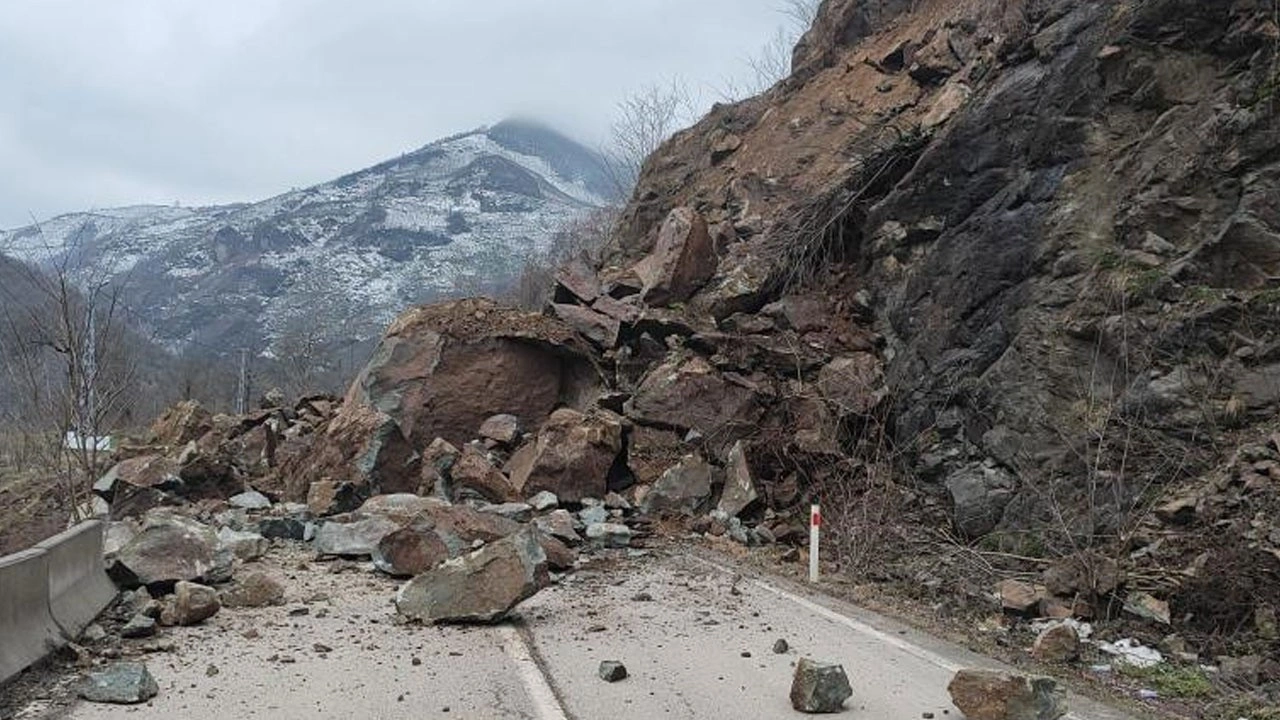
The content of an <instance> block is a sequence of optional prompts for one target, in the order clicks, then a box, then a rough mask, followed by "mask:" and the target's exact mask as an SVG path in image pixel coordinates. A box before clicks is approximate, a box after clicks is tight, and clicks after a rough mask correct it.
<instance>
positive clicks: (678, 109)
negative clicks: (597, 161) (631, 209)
mask: <svg viewBox="0 0 1280 720" xmlns="http://www.w3.org/2000/svg"><path fill="white" fill-rule="evenodd" d="M692 109H693V101H692V98H691V97H690V94H689V90H688V88H687V87H686V86H685V84H684V83H683V82H681V81H680V80H678V79H672V80H671V81H670V82H669V83H666V84H655V85H650V86H648V87H646V88H643V89H641V90H640V91H639V92H636V93H634V94H633V95H630V96H629V97H627V98H626V99H625V100H623V101H622V102H620V103H619V104H618V117H617V119H616V120H614V122H613V126H612V127H611V132H610V139H609V146H608V147H606V148H605V149H604V151H603V153H602V154H603V155H604V157H605V164H606V167H607V169H608V171H609V175H610V179H611V181H612V183H613V185H614V190H615V195H616V197H617V198H618V199H623V198H626V197H627V196H628V195H629V194H630V193H631V190H632V189H633V188H635V185H636V181H637V180H638V179H639V177H640V168H641V166H643V165H644V161H645V160H646V159H647V158H648V157H649V156H650V155H652V154H653V153H654V152H655V151H657V149H658V148H659V147H661V146H662V143H664V142H666V141H667V139H668V138H670V137H671V135H672V134H673V133H674V132H675V131H676V130H677V129H679V128H680V126H681V125H683V124H685V123H686V122H687V121H688V120H690V118H691V115H692V114H693V113H692Z"/></svg>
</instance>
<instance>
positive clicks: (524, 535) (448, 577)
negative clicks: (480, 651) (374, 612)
mask: <svg viewBox="0 0 1280 720" xmlns="http://www.w3.org/2000/svg"><path fill="white" fill-rule="evenodd" d="M548 583H550V576H549V575H548V574H547V556H546V553H545V552H543V550H542V546H541V545H539V543H538V533H537V531H536V530H534V529H532V528H528V529H526V530H523V531H521V532H520V533H517V534H515V535H513V536H511V537H510V538H507V539H505V540H501V541H498V542H495V543H491V544H489V545H486V546H485V547H483V548H481V549H480V550H477V551H476V552H474V553H471V554H469V555H466V556H464V557H459V558H455V559H453V560H450V561H448V562H446V563H445V564H443V565H441V566H440V567H438V568H436V569H434V570H431V571H430V572H427V573H424V574H422V575H419V576H418V577H416V578H414V579H413V580H410V581H409V582H408V583H406V584H405V585H404V586H403V587H401V588H400V592H399V593H398V594H397V595H396V609H397V610H399V611H400V613H401V614H402V615H404V616H405V617H408V618H410V619H413V620H419V621H421V622H425V623H441V622H451V623H491V622H497V621H498V620H501V619H502V618H504V617H506V615H507V613H508V612H510V611H511V609H512V608H514V607H515V606H516V605H517V604H518V603H519V602H521V601H522V600H524V599H526V598H528V597H530V596H532V595H533V594H534V593H536V592H538V591H539V590H541V589H542V588H544V587H546V586H547V584H548Z"/></svg>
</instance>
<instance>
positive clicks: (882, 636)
mask: <svg viewBox="0 0 1280 720" xmlns="http://www.w3.org/2000/svg"><path fill="white" fill-rule="evenodd" d="M691 557H692V558H693V559H694V560H697V561H698V562H701V563H704V564H706V565H710V566H711V567H713V568H715V569H717V570H719V571H720V572H722V573H725V574H726V575H733V574H734V572H733V570H731V569H729V568H727V567H725V566H723V565H721V564H720V563H717V562H715V561H713V560H707V559H706V558H701V557H697V556H691ZM744 580H746V581H747V582H749V583H750V584H752V585H755V586H756V587H758V588H760V589H761V590H764V591H765V592H769V593H772V594H774V595H777V596H778V597H781V598H783V599H786V600H790V601H791V602H793V603H795V604H797V605H799V606H800V607H802V608H804V609H806V610H808V611H809V612H812V613H814V614H816V615H820V616H822V617H824V618H826V619H828V620H830V621H832V622H835V623H839V624H841V625H844V626H845V627H847V628H850V629H851V630H853V631H855V632H858V633H861V634H863V635H867V636H868V637H872V638H875V639H876V640H879V641H880V642H883V643H885V644H887V645H892V646H893V647H895V648H897V649H899V650H901V651H903V652H905V653H907V654H908V655H911V656H913V657H916V658H919V659H921V660H924V661H925V662H928V663H932V664H934V665H937V666H938V667H940V668H943V669H944V670H947V671H950V672H956V671H957V670H960V669H961V667H962V666H960V665H957V664H955V663H953V662H951V661H950V660H948V659H946V658H944V657H942V656H941V655H939V654H937V653H935V652H930V651H929V650H925V649H924V648H922V647H918V646H916V645H914V644H912V643H910V642H908V641H906V640H903V639H902V638H900V637H898V636H896V635H890V634H889V633H886V632H884V631H882V630H877V629H875V628H874V627H871V626H870V625H868V624H866V623H864V622H862V621H860V620H855V619H853V618H851V617H849V616H847V615H842V614H840V613H838V612H836V611H835V610H832V609H830V608H826V607H823V606H821V605H819V604H818V603H816V602H813V601H812V600H808V599H805V598H802V597H800V596H799V595H796V594H794V593H791V592H787V591H786V590H783V589H782V588H780V587H775V586H773V585H770V584H769V583H767V582H765V581H763V580H760V579H758V578H744Z"/></svg>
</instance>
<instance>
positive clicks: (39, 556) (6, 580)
mask: <svg viewBox="0 0 1280 720" xmlns="http://www.w3.org/2000/svg"><path fill="white" fill-rule="evenodd" d="M64 642H65V641H64V640H63V638H62V632H61V630H60V628H59V627H58V624H57V623H56V622H54V620H53V614H52V613H51V612H50V611H49V556H48V554H47V553H46V552H45V551H44V550H42V549H40V548H32V549H31V550H25V551H23V552H20V553H17V554H15V555H6V556H5V557H0V682H4V681H5V680H8V679H9V678H11V677H13V676H14V675H17V674H18V673H20V672H22V671H23V670H24V669H25V668H26V667H27V666H28V665H30V664H31V663H34V662H35V661H37V660H39V659H40V658H42V657H44V656H45V655H46V654H48V652H49V651H50V650H53V649H54V648H57V647H58V646H60V645H62V644H63V643H64Z"/></svg>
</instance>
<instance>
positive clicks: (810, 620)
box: [20, 547, 1128, 720]
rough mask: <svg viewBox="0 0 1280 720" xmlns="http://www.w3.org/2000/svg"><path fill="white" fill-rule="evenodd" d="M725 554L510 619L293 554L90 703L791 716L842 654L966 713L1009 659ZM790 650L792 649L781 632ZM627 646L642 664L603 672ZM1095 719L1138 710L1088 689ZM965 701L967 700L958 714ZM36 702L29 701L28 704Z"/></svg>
mask: <svg viewBox="0 0 1280 720" xmlns="http://www.w3.org/2000/svg"><path fill="white" fill-rule="evenodd" d="M728 562H729V561H727V560H723V559H720V558H718V557H716V556H712V555H706V556H703V555H700V554H697V553H690V552H687V551H680V552H676V551H673V550H672V549H670V548H666V547H662V548H659V549H656V550H653V551H650V552H648V553H645V554H642V556H639V557H634V556H632V557H628V556H627V554H626V553H619V555H618V556H617V557H616V558H605V559H602V560H599V561H597V562H595V563H593V564H591V565H590V566H588V567H586V568H584V569H582V570H580V571H578V572H577V573H575V574H573V575H570V576H568V577H566V578H564V579H563V580H562V584H560V585H556V586H553V587H551V588H548V589H546V590H544V591H543V592H541V593H539V594H538V595H536V596H535V597H533V598H531V599H530V600H528V601H526V602H525V603H524V604H522V605H521V606H520V609H519V612H518V614H517V617H516V618H515V619H514V620H513V621H512V622H510V623H507V624H503V625H498V626H475V627H457V626H436V627H424V626H417V625H399V624H397V623H396V619H395V608H394V605H393V603H392V599H393V596H394V589H395V587H396V586H397V583H396V582H395V581H392V580H388V579H385V578H382V577H379V576H377V575H375V574H373V573H371V572H369V570H368V568H367V564H361V565H354V564H351V563H342V562H337V563H316V562H307V561H306V557H305V555H304V554H303V553H297V554H292V553H291V554H289V555H285V556H276V557H275V558H274V559H272V560H271V561H270V565H275V566H276V567H268V568H266V570H267V571H268V572H276V573H279V574H280V575H281V576H283V577H286V578H288V580H287V585H288V587H289V595H288V600H289V602H288V603H287V604H286V605H284V606H281V607H274V608H264V609H260V610H244V611H237V612H227V613H222V614H220V615H218V616H217V617H215V618H214V619H213V620H211V621H210V622H209V623H208V624H206V625H203V626H197V627H193V628H186V629H182V630H180V631H179V632H178V633H177V634H176V635H175V638H176V640H177V647H176V649H175V650H174V651H173V652H172V653H165V654H158V655H153V656H151V657H150V659H149V660H148V664H149V666H150V668H151V670H152V673H153V674H154V675H155V677H156V679H157V681H158V683H159V685H160V694H159V696H157V697H156V698H155V699H153V700H152V701H150V702H149V703H148V704H146V705H141V706H134V707H121V706H109V705H92V704H88V703H81V704H78V705H76V706H74V707H73V708H72V709H71V711H70V713H69V717H71V718H74V719H76V720H95V719H98V718H136V719H138V720H145V719H146V718H165V719H166V720H168V719H170V718H175V717H182V718H188V719H190V720H201V719H204V718H209V719H210V720H212V719H213V718H218V719H221V718H226V717H241V718H249V717H262V718H281V719H290V718H299V719H301V718H307V719H308V720H312V719H315V718H349V717H362V718H374V719H387V720H390V719H392V718H415V719H416V718H423V717H433V718H435V717H441V718H476V719H482V718H484V719H499V718H535V719H537V720H551V719H559V718H578V719H580V720H586V719H590V718H601V717H611V718H637V719H640V718H710V717H741V718H778V717H790V716H795V717H802V715H801V714H800V713H797V712H796V711H795V710H793V709H792V708H791V705H790V701H789V699H788V693H789V690H790V685H791V680H792V676H793V673H794V669H795V663H796V662H797V661H798V660H799V659H800V658H802V657H812V658H814V659H817V660H823V661H830V662H836V663H841V664H843V665H844V668H845V669H846V671H847V672H848V675H849V679H850V682H851V685H852V687H853V691H854V695H853V697H852V698H851V699H850V700H849V701H848V703H847V704H846V710H845V714H846V715H847V716H849V717H864V718H919V717H927V716H928V715H926V713H932V714H933V716H934V717H939V718H940V717H945V716H949V717H957V718H958V717H962V716H961V715H960V714H959V712H958V711H957V710H955V709H954V707H953V706H952V705H951V703H950V699H949V697H948V695H947V690H946V686H947V682H948V681H949V679H950V678H951V676H952V675H953V674H954V672H955V671H956V670H957V669H958V668H960V667H973V666H977V667H990V668H999V667H1000V665H999V664H998V663H995V662H993V661H991V660H987V659H985V658H981V657H979V656H976V655H973V654H972V653H969V652H966V651H964V650H960V649H958V648H956V647H954V646H951V645H948V644H946V643H942V642H940V641H937V640H934V639H932V638H929V637H927V636H924V635H922V634H921V633H919V632H917V631H914V630H910V629H907V628H906V627H905V626H900V625H898V624H896V623H894V622H892V621H890V620H887V619H884V618H881V617H878V616H875V615H872V614H869V613H866V612H864V611H861V610H859V609H857V608H854V607H852V606H850V605H847V604H845V603H842V602H839V601H835V600H831V599H829V598H825V597H823V596H820V595H817V594H812V593H809V592H807V591H806V589H804V588H800V587H797V586H794V585H792V584H790V583H788V582H786V581H775V580H773V579H770V578H752V577H745V578H744V577H742V576H740V575H738V574H737V573H736V572H735V571H734V570H733V569H732V568H731V567H730V566H729V565H728V564H727V563H728ZM779 639H785V640H786V641H787V644H788V645H789V649H788V650H787V652H785V653H781V654H778V653H775V652H774V645H775V643H776V641H777V640H779ZM608 660H617V661H621V662H622V663H623V664H625V665H626V667H627V669H628V677H627V678H626V679H624V680H621V681H619V682H614V683H608V682H605V681H603V680H601V678H600V675H599V667H600V664H601V662H603V661H608ZM1070 704H1071V708H1072V713H1071V714H1070V715H1069V716H1068V717H1070V718H1076V719H1078V720H1086V719H1087V720H1126V719H1127V718H1128V716H1127V715H1125V714H1123V713H1121V712H1118V711H1114V710H1111V709H1108V708H1105V707H1103V706H1101V705H1098V704H1096V703H1093V702H1090V701H1087V700H1084V699H1083V698H1079V697H1074V696H1073V697H1071V698H1070ZM948 711H949V714H948ZM21 716H22V715H20V717H21Z"/></svg>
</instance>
